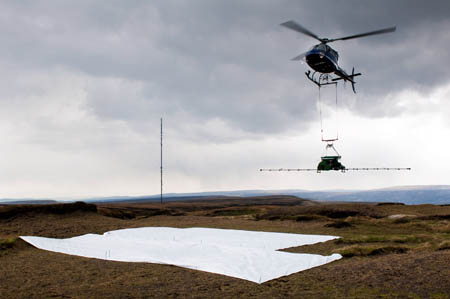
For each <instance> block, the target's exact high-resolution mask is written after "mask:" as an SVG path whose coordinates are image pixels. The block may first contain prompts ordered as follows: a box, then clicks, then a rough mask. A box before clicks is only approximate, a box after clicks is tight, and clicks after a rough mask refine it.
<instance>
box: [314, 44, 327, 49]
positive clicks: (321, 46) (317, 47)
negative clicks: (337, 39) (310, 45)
mask: <svg viewBox="0 0 450 299" xmlns="http://www.w3.org/2000/svg"><path fill="white" fill-rule="evenodd" d="M314 48H315V49H317V50H321V51H326V50H327V47H326V46H325V45H324V44H318V45H317V46H315V47H314Z"/></svg>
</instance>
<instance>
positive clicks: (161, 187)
mask: <svg viewBox="0 0 450 299" xmlns="http://www.w3.org/2000/svg"><path fill="white" fill-rule="evenodd" d="M160 170H161V204H162V202H163V119H162V117H161V168H160Z"/></svg>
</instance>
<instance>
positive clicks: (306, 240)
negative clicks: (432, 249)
mask: <svg viewBox="0 0 450 299" xmlns="http://www.w3.org/2000/svg"><path fill="white" fill-rule="evenodd" d="M21 238H22V239H23V240H25V241H26V242H28V243H30V244H32V245H33V246H35V247H37V248H40V249H44V250H49V251H54V252H61V253H66V254H71V255H77V256H83V257H90V258H97V259H105V260H113V261H122V262H147V263H158V264H170V265H176V266H180V267H185V268H190V269H196V270H201V271H206V272H212V273H218V274H223V275H227V276H232V277H237V278H241V279H246V280H250V281H253V282H256V283H263V282H265V281H268V280H271V279H274V278H278V277H281V276H284V275H289V274H292V273H295V272H299V271H303V270H306V269H309V268H313V267H317V266H320V265H323V264H326V263H329V262H332V261H335V260H338V259H340V258H341V257H342V256H341V255H339V254H333V255H330V256H322V255H318V254H299V253H288V252H281V251H277V250H278V249H283V248H288V247H294V246H301V245H309V244H314V243H319V242H325V241H328V240H332V239H336V238H338V237H335V236H323V235H322V236H321V235H300V234H285V233H268V232H255V231H244V230H229V229H212V228H170V227H143V228H132V229H122V230H116V231H110V232H106V233H104V234H103V235H96V234H87V235H83V236H79V237H74V238H68V239H52V238H43V237H30V236H22V237H21Z"/></svg>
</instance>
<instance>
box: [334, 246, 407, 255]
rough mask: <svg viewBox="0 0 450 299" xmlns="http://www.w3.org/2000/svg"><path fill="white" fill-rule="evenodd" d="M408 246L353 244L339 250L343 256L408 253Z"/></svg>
mask: <svg viewBox="0 0 450 299" xmlns="http://www.w3.org/2000/svg"><path fill="white" fill-rule="evenodd" d="M407 251H408V248H407V247H404V246H361V245H351V246H347V247H343V248H340V249H338V250H337V252H338V253H340V254H341V255H342V256H343V257H347V258H348V257H354V256H376V255H385V254H392V253H406V252H407Z"/></svg>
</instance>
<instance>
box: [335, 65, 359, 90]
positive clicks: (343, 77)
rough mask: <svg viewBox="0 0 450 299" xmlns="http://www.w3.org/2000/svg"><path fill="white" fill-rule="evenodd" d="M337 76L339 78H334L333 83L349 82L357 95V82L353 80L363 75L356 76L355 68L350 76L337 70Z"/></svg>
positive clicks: (341, 70)
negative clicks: (339, 81)
mask: <svg viewBox="0 0 450 299" xmlns="http://www.w3.org/2000/svg"><path fill="white" fill-rule="evenodd" d="M335 74H336V75H338V76H339V78H334V79H332V80H331V81H338V80H344V81H349V82H350V83H351V84H352V89H353V92H354V93H356V90H355V81H354V80H353V78H354V77H356V76H361V73H356V74H355V68H353V69H352V74H351V75H348V74H347V73H346V72H345V71H344V70H343V69H341V68H339V69H338V70H336V72H335Z"/></svg>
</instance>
